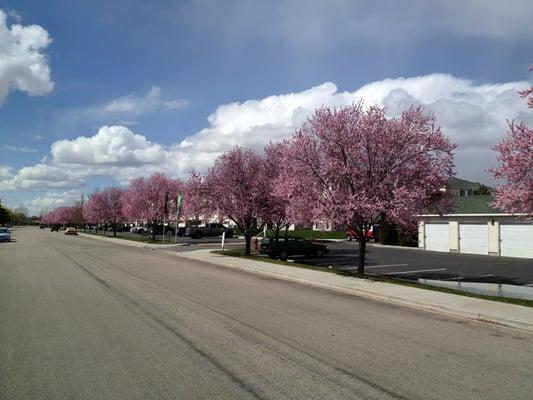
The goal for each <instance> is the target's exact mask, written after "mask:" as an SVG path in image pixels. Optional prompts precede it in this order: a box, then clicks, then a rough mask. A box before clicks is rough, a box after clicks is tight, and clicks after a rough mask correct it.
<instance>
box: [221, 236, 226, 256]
mask: <svg viewBox="0 0 533 400" xmlns="http://www.w3.org/2000/svg"><path fill="white" fill-rule="evenodd" d="M225 238H226V231H224V232H222V243H221V246H222V254H224V239H225Z"/></svg>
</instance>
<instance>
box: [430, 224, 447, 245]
mask: <svg viewBox="0 0 533 400" xmlns="http://www.w3.org/2000/svg"><path fill="white" fill-rule="evenodd" d="M426 250H433V251H450V229H449V227H448V223H445V224H426Z"/></svg>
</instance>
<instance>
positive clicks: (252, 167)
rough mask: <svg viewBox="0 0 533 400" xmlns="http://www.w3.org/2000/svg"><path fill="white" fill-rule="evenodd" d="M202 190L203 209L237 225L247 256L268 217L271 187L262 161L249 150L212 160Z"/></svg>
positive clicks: (236, 150) (230, 152) (235, 149)
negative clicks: (253, 238) (253, 240)
mask: <svg viewBox="0 0 533 400" xmlns="http://www.w3.org/2000/svg"><path fill="white" fill-rule="evenodd" d="M204 188H205V190H204V191H203V194H204V196H205V199H206V202H205V205H206V209H207V210H208V211H209V213H210V214H211V215H218V216H219V217H221V216H226V217H228V218H229V219H231V220H232V221H233V222H234V223H235V224H236V225H237V227H238V228H239V230H240V231H241V232H242V233H243V235H244V238H245V243H246V248H245V253H246V254H247V255H250V252H251V239H252V236H253V235H255V234H257V233H259V232H260V231H261V230H262V229H263V226H264V224H265V223H266V221H268V220H269V217H270V216H269V212H270V209H271V203H270V196H269V194H270V189H271V186H270V182H269V177H268V176H267V174H266V171H265V161H264V158H262V157H261V156H259V155H258V154H257V153H256V152H254V151H253V150H251V149H246V148H242V147H234V148H233V149H232V150H231V151H228V152H226V153H224V154H222V155H221V156H219V157H218V158H217V159H216V160H215V163H214V165H213V166H212V167H211V168H210V169H209V172H208V174H207V176H206V178H205V182H204Z"/></svg>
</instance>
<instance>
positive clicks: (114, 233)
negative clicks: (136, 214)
mask: <svg viewBox="0 0 533 400" xmlns="http://www.w3.org/2000/svg"><path fill="white" fill-rule="evenodd" d="M113 236H114V237H117V226H116V225H113Z"/></svg>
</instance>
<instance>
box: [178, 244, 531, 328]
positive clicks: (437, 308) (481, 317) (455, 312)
mask: <svg viewBox="0 0 533 400" xmlns="http://www.w3.org/2000/svg"><path fill="white" fill-rule="evenodd" d="M168 253H170V254H174V255H176V256H178V257H182V258H187V259H190V260H195V261H201V262H207V263H210V264H213V265H217V266H222V267H226V268H232V269H236V270H239V271H244V272H249V273H254V274H257V275H263V276H268V277H273V278H277V279H281V280H286V281H290V282H295V283H300V284H304V285H307V286H313V287H319V288H322V289H328V290H333V291H335V292H339V293H343V294H348V295H352V296H356V297H362V298H367V299H371V300H375V301H379V302H384V303H388V304H394V305H399V306H403V307H408V308H412V309H416V310H423V311H431V312H435V313H439V314H444V315H447V316H451V317H455V318H460V319H468V320H473V321H477V322H482V323H490V324H495V325H500V326H506V327H510V328H514V329H519V330H521V331H527V332H533V323H529V322H525V321H520V320H515V319H510V318H503V317H495V316H493V315H489V314H483V313H477V312H471V311H465V310H461V309H456V308H451V307H446V306H443V305H440V304H431V303H427V302H420V301H416V300H406V299H403V298H399V297H395V296H386V295H382V294H378V293H375V292H372V291H367V290H364V289H359V288H358V289H353V288H349V287H342V286H339V285H332V284H327V283H323V282H319V281H315V280H308V279H302V278H297V277H293V276H289V275H286V274H283V273H273V272H270V271H264V270H261V269H259V268H256V267H243V266H239V265H231V264H228V263H224V262H221V261H217V260H216V259H212V260H205V259H203V258H198V257H196V256H195V255H194V253H195V251H192V252H187V253H176V252H168ZM219 257H221V258H222V257H231V256H222V255H220V256H219ZM261 262H263V261H261ZM265 263H268V262H265ZM275 265H276V264H275ZM324 273H326V272H324ZM390 285H394V284H390ZM413 289H415V290H424V291H425V290H426V289H418V288H413ZM447 295H448V296H457V297H462V296H458V295H454V294H447ZM483 301H487V302H488V303H491V301H489V300H483ZM508 305H509V306H514V307H522V306H517V305H512V304H508Z"/></svg>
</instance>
